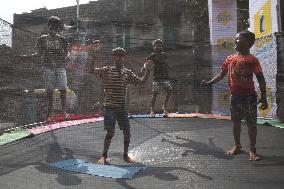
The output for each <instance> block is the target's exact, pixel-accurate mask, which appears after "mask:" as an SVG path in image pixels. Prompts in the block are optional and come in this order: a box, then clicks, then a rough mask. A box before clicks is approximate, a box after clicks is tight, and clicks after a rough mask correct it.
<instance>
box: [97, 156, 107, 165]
mask: <svg viewBox="0 0 284 189" xmlns="http://www.w3.org/2000/svg"><path fill="white" fill-rule="evenodd" d="M108 163H109V162H108V161H107V160H106V158H105V157H104V156H102V157H101V158H100V159H99V160H98V164H101V165H105V164H108Z"/></svg>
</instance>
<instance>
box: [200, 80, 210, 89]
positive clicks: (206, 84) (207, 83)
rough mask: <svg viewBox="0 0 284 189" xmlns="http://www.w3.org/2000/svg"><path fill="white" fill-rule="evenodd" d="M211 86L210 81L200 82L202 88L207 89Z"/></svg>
mask: <svg viewBox="0 0 284 189" xmlns="http://www.w3.org/2000/svg"><path fill="white" fill-rule="evenodd" d="M210 85H211V83H210V82H209V81H205V80H202V81H201V82H200V86H202V87H207V86H210Z"/></svg>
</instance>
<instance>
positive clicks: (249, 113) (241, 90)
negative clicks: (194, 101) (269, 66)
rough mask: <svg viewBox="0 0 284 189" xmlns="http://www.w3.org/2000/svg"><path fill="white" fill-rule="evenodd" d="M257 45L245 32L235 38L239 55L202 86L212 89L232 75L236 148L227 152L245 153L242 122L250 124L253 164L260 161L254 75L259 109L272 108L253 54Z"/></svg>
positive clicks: (225, 62)
mask: <svg viewBox="0 0 284 189" xmlns="http://www.w3.org/2000/svg"><path fill="white" fill-rule="evenodd" d="M254 41H255V35H254V33H252V32H250V31H242V32H240V33H238V34H237V35H236V37H235V40H234V43H235V49H236V50H237V54H233V55H230V56H228V57H227V58H226V60H225V61H224V63H223V64H222V65H221V67H220V68H221V71H220V72H219V74H218V75H216V76H215V77H214V78H213V79H211V80H210V81H204V80H203V81H202V82H201V85H202V86H210V85H212V84H214V83H216V82H218V81H220V80H222V79H223V78H224V77H225V75H226V74H228V83H229V88H230V92H231V106H230V109H231V119H232V122H233V133H234V141H235V146H234V147H233V148H232V149H231V150H229V151H228V152H227V155H236V154H239V153H240V152H241V149H242V146H241V143H240V133H241V120H242V119H244V120H245V121H246V124H247V127H248V134H249V141H250V149H249V160H250V161H257V160H260V157H259V156H258V154H257V153H256V147H255V144H256V135H257V127H256V121H257V95H256V92H255V87H254V82H253V74H255V76H256V78H257V81H258V83H259V87H260V91H261V98H260V99H259V103H261V106H260V107H259V108H260V109H262V110H265V109H267V108H268V104H267V98H266V83H265V78H264V76H263V73H262V69H261V66H260V63H259V61H258V59H257V58H256V57H255V56H253V55H252V54H250V48H251V47H252V46H253V44H254Z"/></svg>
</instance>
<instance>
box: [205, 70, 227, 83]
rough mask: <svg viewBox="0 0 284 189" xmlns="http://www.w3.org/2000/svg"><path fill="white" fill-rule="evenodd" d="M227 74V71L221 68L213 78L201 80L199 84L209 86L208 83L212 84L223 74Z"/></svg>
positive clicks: (221, 77)
mask: <svg viewBox="0 0 284 189" xmlns="http://www.w3.org/2000/svg"><path fill="white" fill-rule="evenodd" d="M226 74H227V72H226V71H225V70H221V71H220V72H219V74H218V75H216V76H215V77H214V78H213V79H211V80H210V81H205V80H202V81H201V83H200V85H201V86H210V85H213V84H214V83H217V82H218V81H220V80H222V79H223V78H224V77H225V75H226Z"/></svg>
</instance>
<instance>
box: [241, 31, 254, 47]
mask: <svg viewBox="0 0 284 189" xmlns="http://www.w3.org/2000/svg"><path fill="white" fill-rule="evenodd" d="M240 36H242V37H244V38H246V40H247V41H248V43H249V45H250V47H252V46H253V44H254V42H255V34H254V33H252V32H250V31H248V30H244V31H241V32H240Z"/></svg>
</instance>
